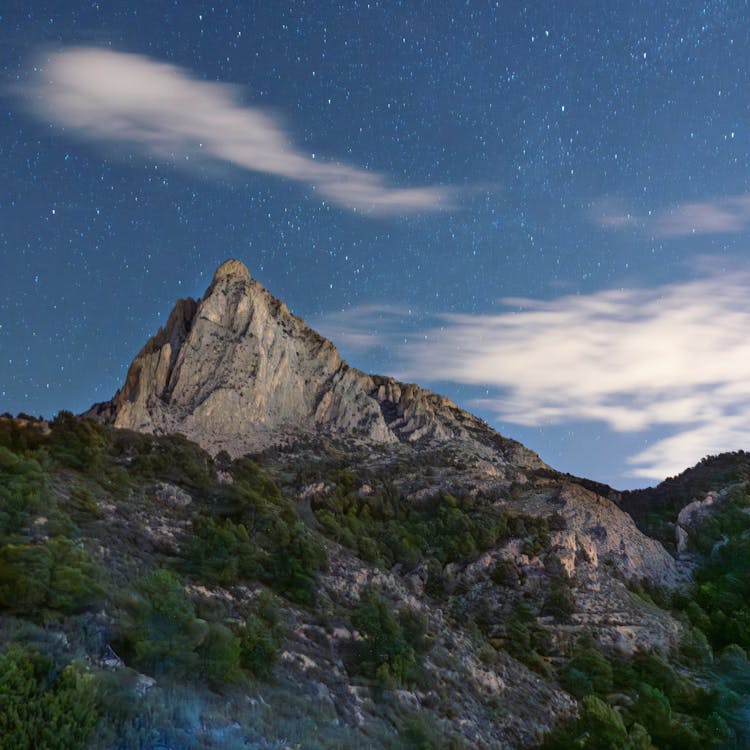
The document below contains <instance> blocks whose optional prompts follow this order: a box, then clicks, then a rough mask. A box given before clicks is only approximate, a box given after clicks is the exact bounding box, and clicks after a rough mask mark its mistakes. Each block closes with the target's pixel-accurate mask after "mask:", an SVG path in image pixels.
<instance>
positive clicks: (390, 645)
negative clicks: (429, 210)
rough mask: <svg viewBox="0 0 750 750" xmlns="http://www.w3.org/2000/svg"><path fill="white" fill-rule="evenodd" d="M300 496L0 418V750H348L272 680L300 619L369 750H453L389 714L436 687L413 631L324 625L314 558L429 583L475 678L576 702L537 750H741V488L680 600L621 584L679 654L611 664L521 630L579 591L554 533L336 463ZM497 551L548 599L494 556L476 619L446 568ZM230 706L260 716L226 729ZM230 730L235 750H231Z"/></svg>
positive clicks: (581, 648) (132, 447)
mask: <svg viewBox="0 0 750 750" xmlns="http://www.w3.org/2000/svg"><path fill="white" fill-rule="evenodd" d="M743 460H744V458H743ZM717 466H718V464H717ZM742 466H743V467H744V463H743V465H742ZM714 468H716V466H715V467H714ZM717 470H718V469H717ZM721 470H722V471H725V470H726V471H728V469H727V468H726V466H724V464H721ZM742 471H744V468H742V467H741V470H740V474H741V473H742ZM221 472H223V473H224V474H229V475H231V478H232V481H231V482H226V481H221V480H220V479H219V475H220V473H221ZM735 473H736V472H735ZM732 476H734V475H732ZM312 478H313V479H314V480H319V479H321V478H322V479H324V480H325V484H326V485H327V486H328V488H329V490H327V491H325V492H322V491H321V492H319V493H317V494H315V495H314V496H313V497H312V498H311V501H310V506H309V508H306V507H305V505H304V503H299V502H297V501H296V499H291V498H290V497H289V496H287V495H286V494H285V493H284V492H282V490H281V489H280V485H279V483H277V481H274V479H272V478H271V474H269V473H268V472H267V471H266V470H265V469H264V468H263V466H262V465H259V464H257V463H254V462H253V461H251V460H249V459H241V460H237V461H231V460H230V459H229V457H228V456H219V457H217V458H216V459H211V458H210V457H209V456H208V455H207V454H206V453H204V452H203V451H202V450H201V449H200V448H198V447H197V446H195V445H194V444H192V443H190V442H189V441H187V440H185V439H182V438H180V437H177V436H170V437H159V438H156V437H152V436H145V435H140V434H136V433H129V432H123V431H114V430H110V429H108V428H104V427H101V426H99V425H97V424H95V423H93V422H91V421H88V420H79V419H77V418H74V417H73V416H72V415H70V414H67V413H61V414H60V415H58V417H57V418H56V419H55V420H54V421H53V422H52V423H50V425H49V427H47V426H46V425H45V423H42V422H38V421H36V420H33V419H28V420H21V419H7V418H0V643H2V648H0V750H5V749H6V748H7V749H8V750H10V748H14V749H15V748H21V749H23V748H29V749H30V748H49V749H57V748H60V749H62V748H66V749H67V748H71V749H73V750H75V748H118V749H119V748H122V750H125V749H126V748H131V747H144V748H146V747H148V748H151V747H159V746H166V747H169V746H172V747H181V748H182V747H185V748H196V749H197V748H202V747H206V748H208V747H227V748H231V747H257V748H261V747H271V746H280V745H273V744H266V743H272V742H273V741H275V740H271V739H269V738H279V742H281V738H282V737H283V739H284V741H288V742H289V743H290V744H292V743H297V744H298V745H299V746H301V747H305V748H307V747H310V748H326V747H338V748H349V747H360V746H362V742H363V740H362V736H361V735H358V734H356V732H354V733H349V730H348V729H347V728H345V727H340V726H339V725H338V724H337V723H336V721H337V720H336V721H334V719H335V714H333V715H326V716H325V721H323V720H322V718H321V717H319V716H317V715H316V714H315V712H314V711H311V708H310V706H309V705H307V704H304V703H303V701H302V699H301V698H300V697H298V696H296V695H295V688H294V686H290V685H286V684H281V683H279V682H277V681H276V678H275V669H274V666H275V664H276V663H277V661H278V660H279V658H280V657H281V655H282V653H283V652H284V642H285V639H286V638H288V637H289V636H290V632H291V629H292V628H293V626H292V624H291V623H292V622H294V615H293V613H294V612H295V611H304V612H306V613H308V615H309V619H310V620H311V621H315V620H319V621H330V622H338V623H344V624H345V625H346V627H348V628H351V629H352V631H355V630H356V632H357V633H358V639H357V640H354V641H352V642H351V643H350V644H349V646H348V648H347V649H346V650H345V653H343V659H344V667H345V669H346V670H347V672H348V675H349V676H350V678H351V680H352V681H353V684H354V685H356V686H366V687H367V688H371V689H372V690H373V694H375V695H377V696H380V697H381V698H382V699H383V701H384V702H383V706H384V708H383V716H384V718H383V723H382V725H379V726H378V729H377V731H378V732H380V734H379V735H378V740H377V741H378V743H379V744H378V745H377V746H378V747H389V748H390V747H392V748H420V750H427V749H429V748H454V747H460V745H459V744H457V741H456V740H455V739H454V738H451V737H449V736H444V734H443V733H442V732H440V731H438V729H437V728H436V726H435V724H434V722H432V721H431V720H430V718H429V716H423V715H419V714H410V713H409V712H408V711H405V710H403V709H402V708H394V707H393V706H391V705H390V704H389V703H388V699H387V697H384V696H387V694H388V693H389V692H391V693H392V692H394V691H398V690H402V689H406V690H423V689H424V690H427V689H429V688H430V687H431V686H430V684H429V677H428V675H427V673H426V670H425V666H424V664H425V660H426V659H427V657H428V655H429V654H430V650H431V648H433V639H434V635H435V633H434V631H433V632H432V633H430V631H429V627H428V622H427V619H426V617H425V616H424V615H423V614H421V613H420V612H419V611H418V610H417V609H415V608H412V607H410V606H398V607H394V606H393V603H392V602H391V601H390V600H388V599H387V598H386V597H384V596H383V594H382V593H381V592H379V591H378V590H377V589H376V588H371V589H367V593H365V594H364V595H363V596H362V597H361V598H360V599H359V600H358V602H357V603H356V604H353V605H352V606H351V607H350V608H343V609H342V608H338V609H336V608H332V605H331V602H330V600H328V599H326V597H325V596H324V595H323V594H322V590H321V587H320V578H321V576H323V575H325V574H326V571H327V565H328V561H327V556H326V552H325V550H326V548H328V549H331V547H334V548H336V545H335V544H334V545H331V544H330V540H333V541H335V542H336V543H338V544H340V545H343V546H344V547H345V548H348V549H349V550H350V551H351V552H353V553H355V554H356V555H358V556H359V557H360V558H362V559H363V560H366V561H367V562H369V563H370V564H371V565H373V566H376V567H378V568H380V569H381V570H382V571H383V572H384V573H390V572H394V571H395V572H396V573H402V574H409V573H412V572H414V571H416V570H418V569H420V570H423V571H426V576H425V580H426V588H425V595H426V596H427V597H432V598H433V599H434V600H437V601H439V602H440V606H444V607H445V610H446V612H448V613H451V614H450V616H451V617H453V618H454V620H455V622H456V623H457V627H460V628H463V629H464V632H465V633H466V634H467V637H469V638H472V639H474V640H475V641H476V643H477V644H479V647H480V650H481V649H483V651H482V653H483V654H484V655H485V656H486V659H487V661H488V662H493V660H495V661H496V660H497V659H498V658H499V656H498V654H499V652H502V651H504V652H507V653H508V654H510V655H511V656H513V657H514V658H516V659H518V660H520V661H522V662H524V663H525V664H526V665H527V666H529V667H530V668H531V669H532V670H534V671H536V672H537V673H538V674H540V675H542V676H543V677H544V678H545V679H547V680H550V681H557V682H558V683H559V685H561V686H562V687H563V688H564V689H565V690H566V691H568V692H569V693H570V694H571V695H573V696H575V697H576V698H577V699H578V701H579V711H578V715H577V716H576V717H574V718H572V719H571V720H570V721H569V722H567V723H565V724H563V725H562V726H560V727H558V729H557V730H556V731H555V732H553V733H552V734H550V735H549V736H548V737H547V738H546V739H545V741H544V744H543V747H544V748H545V750H561V749H562V748H590V749H594V748H602V749H603V748H607V749H609V748H613V749H615V750H617V749H618V748H620V749H622V750H625V749H626V748H629V749H631V750H637V749H641V750H645V749H647V748H660V749H662V750H671V749H672V748H674V749H675V750H676V749H678V748H680V749H683V748H684V749H686V750H691V749H692V748H696V749H698V748H700V749H701V750H711V748H737V749H739V748H744V747H748V746H750V737H749V736H748V732H747V730H746V729H745V725H746V724H747V721H746V716H747V715H748V713H747V710H748V707H749V704H748V698H747V696H748V695H749V694H750V665H748V660H747V657H746V652H747V650H748V649H750V515H749V514H748V511H749V510H750V498H749V497H748V494H747V491H746V487H745V485H744V484H738V485H737V486H736V487H735V489H734V490H733V491H732V492H730V493H729V494H728V495H727V497H725V498H724V499H723V501H722V503H721V504H720V506H719V507H718V508H717V510H716V512H714V513H713V514H712V515H711V516H710V518H709V519H708V520H707V521H706V522H705V523H703V524H702V525H700V526H699V527H697V528H695V529H694V530H693V531H692V532H691V536H690V540H689V542H690V545H691V549H692V550H693V551H694V552H695V554H696V555H698V556H699V557H700V560H702V563H701V566H700V569H699V570H698V572H697V574H696V579H695V586H694V588H693V589H692V590H691V591H690V592H688V593H687V594H682V595H680V596H676V597H673V598H672V599H670V600H665V599H659V596H660V594H659V592H647V591H646V590H644V589H642V588H638V587H634V588H635V590H636V591H637V592H638V594H639V595H640V596H642V597H645V598H655V599H656V600H657V601H658V603H659V605H660V606H662V607H668V608H670V609H671V610H672V611H673V613H674V614H675V616H676V617H678V618H679V619H680V620H681V621H682V622H683V623H684V624H685V626H686V627H685V632H686V638H685V640H684V642H683V644H682V648H681V650H680V651H679V652H677V653H673V654H663V655H655V654H649V653H637V654H636V655H635V657H633V658H625V657H621V656H620V657H617V656H614V655H613V654H611V653H608V652H605V651H604V650H602V648H601V647H600V646H598V645H597V644H596V642H595V641H594V640H593V639H592V638H590V637H587V636H584V637H581V638H579V639H578V641H576V642H575V643H573V644H572V645H569V646H567V647H562V648H561V647H560V645H559V644H553V643H552V641H551V639H550V635H549V631H548V629H545V628H544V627H542V626H540V624H539V623H540V622H541V621H543V620H544V619H545V618H546V619H551V620H552V621H554V622H555V623H557V624H558V625H562V626H565V625H566V624H568V623H569V622H570V621H571V618H572V617H573V615H574V614H575V607H576V603H575V597H574V595H573V588H572V584H573V582H572V581H571V580H570V579H569V577H568V575H567V574H566V573H565V571H564V570H563V569H561V567H560V564H559V562H557V559H556V558H555V556H554V554H548V553H549V552H550V546H551V541H550V540H551V538H552V536H553V535H554V533H555V532H556V531H560V530H562V529H564V526H565V523H564V520H563V519H562V517H561V516H558V515H557V514H555V513H552V514H549V515H546V516H540V515H536V516H535V515H526V514H523V513H519V512H518V511H517V510H516V511H510V510H508V509H506V508H503V507H498V506H497V505H495V504H493V503H491V502H487V501H486V498H482V497H481V496H480V495H473V496H472V495H462V494H459V493H450V492H438V493H435V494H434V495H432V496H427V497H423V498H422V499H421V500H419V501H418V502H405V501H404V498H403V497H402V496H401V495H400V494H399V492H398V491H397V490H396V489H395V487H394V485H393V484H392V483H391V482H389V481H388V477H378V476H370V477H368V481H369V485H368V487H367V491H362V485H363V482H362V478H361V477H359V476H358V475H357V474H356V473H355V472H354V471H352V470H351V469H347V468H346V467H342V466H338V467H336V469H335V471H331V472H330V473H328V474H326V475H325V476H323V477H321V476H320V475H316V476H313V477H312ZM740 478H741V477H740ZM681 481H682V480H681ZM686 487H687V485H686V483H685V482H682V483H680V484H679V492H680V493H683V494H680V496H679V498H676V497H673V496H667V495H665V496H664V498H662V502H661V505H657V506H656V507H655V509H654V508H652V509H651V510H650V511H649V513H650V515H649V516H648V518H649V519H650V521H649V523H652V525H653V526H654V528H658V529H660V530H662V531H664V530H665V529H667V528H668V525H669V524H668V520H667V517H668V514H669V513H671V512H672V509H673V507H678V506H679V503H680V502H682V500H683V499H684V493H686V492H687V491H688V490H687V489H686ZM688 499H689V498H688ZM165 508H168V514H167V515H168V516H169V522H168V523H167V521H166V520H165V519H166V515H165V513H166V511H165ZM660 514H661V515H660ZM644 517H645V516H644ZM664 533H666V532H664ZM509 539H517V540H520V542H521V549H522V550H523V552H524V553H525V554H527V555H529V556H530V557H539V558H541V559H544V560H545V565H546V569H545V575H546V581H547V585H546V588H545V589H544V591H543V592H542V594H541V595H540V596H538V597H537V598H536V599H533V598H529V597H526V596H525V595H522V594H520V593H519V589H520V588H521V584H520V583H519V571H518V570H517V569H516V568H515V566H514V565H513V563H511V562H509V561H496V562H495V563H494V565H493V566H492V567H491V568H489V569H488V570H487V573H486V576H487V583H488V585H491V586H493V587H495V588H496V589H498V590H501V591H503V592H505V595H506V596H507V601H508V602H509V605H508V609H507V618H506V619H505V621H504V622H502V623H498V622H497V621H495V620H493V619H492V618H491V617H489V616H487V617H483V616H482V608H481V602H480V603H479V604H478V605H476V606H474V607H473V609H467V608H466V607H467V606H468V605H466V601H465V598H464V596H463V595H464V594H465V593H466V592H463V591H461V590H460V588H458V589H457V588H456V587H455V584H454V583H451V582H450V581H449V580H448V576H447V575H446V574H445V570H446V568H447V567H451V566H452V567H454V568H455V567H456V566H461V565H463V564H464V563H470V562H473V561H475V560H476V559H477V558H478V557H479V556H480V555H481V554H482V552H484V551H486V550H489V549H492V548H493V547H495V546H497V545H498V544H501V543H503V542H504V541H507V540H509ZM337 549H340V548H337ZM556 562H557V566H556V565H555V563H556ZM217 592H218V593H217ZM469 611H470V612H471V616H468V615H467V612H469ZM498 626H502V627H501V636H500V637H498V635H497V631H498ZM506 658H507V657H506ZM113 664H114V665H115V666H112V665H113ZM147 675H148V677H147ZM152 677H153V678H156V680H157V682H156V683H154V682H153V680H152V679H151V678H152ZM248 695H251V696H257V700H256V698H255V697H253V698H252V700H253V701H256V703H255V704H254V705H257V707H256V709H254V713H252V717H251V718H252V720H251V721H250V720H248V722H247V723H243V721H244V719H243V716H244V715H245V713H247V710H248V709H247V700H248ZM228 707H232V708H231V709H230V708H228ZM212 722H213V724H212ZM206 726H214V727H218V729H216V730H215V731H214V733H213V734H211V732H208V731H207V730H206ZM233 732H235V733H236V736H235V734H233ZM240 733H241V736H242V737H243V738H244V739H243V743H244V742H245V740H246V739H247V744H233V743H235V741H236V743H239V740H238V739H237V737H239V736H240ZM248 738H250V739H248ZM370 741H373V742H374V740H373V739H372V737H370V738H369V739H368V742H370ZM253 742H255V744H253ZM373 746H375V745H373Z"/></svg>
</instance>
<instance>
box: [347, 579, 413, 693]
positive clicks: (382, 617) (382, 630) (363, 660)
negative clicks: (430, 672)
mask: <svg viewBox="0 0 750 750" xmlns="http://www.w3.org/2000/svg"><path fill="white" fill-rule="evenodd" d="M391 609H392V608H391V606H390V605H389V604H388V602H386V601H385V600H384V599H383V598H382V597H381V596H380V595H379V594H376V593H373V592H369V593H367V594H365V595H363V597H362V599H361V601H360V604H359V606H358V607H357V609H356V610H355V612H354V615H353V617H352V622H353V623H354V626H355V627H356V628H357V629H358V630H359V631H360V633H361V634H362V636H363V639H364V640H363V642H362V643H359V644H357V645H356V647H355V652H354V659H353V662H352V665H351V666H352V668H353V670H354V671H355V672H356V673H357V674H361V675H362V676H363V677H367V678H368V679H370V680H373V681H374V682H375V683H376V684H377V685H379V686H381V687H384V688H396V687H400V686H402V685H411V684H414V683H415V682H416V681H417V679H418V676H419V656H420V654H421V653H422V652H423V651H424V650H425V648H426V646H427V643H426V631H425V623H424V621H423V620H422V619H421V618H420V617H419V616H418V614H417V613H413V612H409V611H407V610H404V611H402V612H399V613H398V615H397V616H395V617H394V615H393V614H392V613H391Z"/></svg>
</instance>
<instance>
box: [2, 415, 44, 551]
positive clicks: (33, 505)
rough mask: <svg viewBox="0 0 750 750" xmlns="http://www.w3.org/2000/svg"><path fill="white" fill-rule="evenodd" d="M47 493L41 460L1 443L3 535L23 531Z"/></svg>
mask: <svg viewBox="0 0 750 750" xmlns="http://www.w3.org/2000/svg"><path fill="white" fill-rule="evenodd" d="M4 421H5V420H0V423H2V422H4ZM47 497H48V490H47V477H46V474H45V472H44V470H43V469H42V467H41V465H40V464H39V462H38V461H37V460H36V459H35V458H24V457H22V456H19V455H17V454H16V453H13V452H12V451H10V450H8V448H5V447H3V446H1V445H0V539H2V538H4V537H6V536H8V535H10V534H15V533H17V532H18V531H20V530H21V529H22V528H23V527H24V525H25V524H26V523H27V521H28V520H29V518H30V517H31V516H32V515H33V514H35V513H38V512H39V511H40V510H41V508H42V507H43V504H44V502H45V500H46V499H47Z"/></svg>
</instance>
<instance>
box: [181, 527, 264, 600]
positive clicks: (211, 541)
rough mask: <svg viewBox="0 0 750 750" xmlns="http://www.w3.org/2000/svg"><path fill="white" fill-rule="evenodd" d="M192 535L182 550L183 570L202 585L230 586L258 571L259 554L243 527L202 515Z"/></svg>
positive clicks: (252, 575)
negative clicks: (184, 560)
mask: <svg viewBox="0 0 750 750" xmlns="http://www.w3.org/2000/svg"><path fill="white" fill-rule="evenodd" d="M192 532H193V533H192V534H191V535H190V536H189V537H188V539H187V541H186V543H185V546H184V549H183V554H184V556H185V559H186V565H185V569H186V570H187V571H188V572H190V573H192V574H193V575H195V576H196V577H198V578H200V579H201V580H202V581H204V582H205V583H208V584H217V585H220V586H229V585H232V584H235V583H237V582H238V581H240V580H242V579H247V578H252V577H254V576H256V575H257V574H258V572H259V571H260V562H261V553H262V551H261V549H260V548H259V547H258V546H257V545H255V544H253V542H252V541H251V539H250V535H249V534H248V532H247V529H246V528H245V526H244V525H243V524H236V523H234V522H233V521H231V520H229V519H225V520H217V519H215V518H211V517H210V516H202V515H201V516H197V517H195V518H194V519H193V529H192Z"/></svg>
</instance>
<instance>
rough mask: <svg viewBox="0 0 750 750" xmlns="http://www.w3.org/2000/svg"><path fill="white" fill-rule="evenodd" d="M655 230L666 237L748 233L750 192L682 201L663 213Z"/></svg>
mask: <svg viewBox="0 0 750 750" xmlns="http://www.w3.org/2000/svg"><path fill="white" fill-rule="evenodd" d="M654 229H655V231H656V234H658V235H660V236H662V237H682V236H685V235H690V234H737V233H739V232H746V231H748V229H750V194H745V195H733V196H729V197H727V198H720V199H718V200H712V201H703V202H696V203H681V204H679V205H677V206H674V207H673V208H671V209H670V210H668V211H665V212H664V213H663V214H661V215H660V216H659V217H658V218H657V220H656V222H655V224H654Z"/></svg>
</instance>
